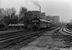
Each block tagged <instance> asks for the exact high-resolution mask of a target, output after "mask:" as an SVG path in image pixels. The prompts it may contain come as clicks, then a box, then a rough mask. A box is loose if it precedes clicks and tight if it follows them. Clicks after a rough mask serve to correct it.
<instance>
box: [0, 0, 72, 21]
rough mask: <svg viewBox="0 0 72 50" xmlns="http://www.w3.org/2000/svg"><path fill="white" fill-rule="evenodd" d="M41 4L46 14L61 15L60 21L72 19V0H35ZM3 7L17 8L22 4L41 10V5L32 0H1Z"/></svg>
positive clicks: (30, 8)
mask: <svg viewBox="0 0 72 50" xmlns="http://www.w3.org/2000/svg"><path fill="white" fill-rule="evenodd" d="M33 1H34V2H37V3H38V4H40V5H41V8H42V9H41V11H42V12H45V13H46V15H52V16H53V15H57V16H60V21H63V22H68V21H69V20H70V19H72V1H71V0H33ZM0 2H1V3H0V7H1V8H12V7H14V8H16V9H17V10H19V8H20V7H21V6H24V7H26V8H27V9H28V10H39V7H38V6H36V5H35V4H33V3H32V0H0Z"/></svg>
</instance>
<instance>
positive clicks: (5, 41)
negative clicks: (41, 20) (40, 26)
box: [0, 30, 46, 49]
mask: <svg viewBox="0 0 72 50" xmlns="http://www.w3.org/2000/svg"><path fill="white" fill-rule="evenodd" d="M44 31H46V30H40V31H35V32H24V31H19V32H13V33H7V34H6V33H5V34H0V49H2V48H7V47H9V46H14V45H17V44H19V43H21V42H24V41H26V40H28V39H29V40H30V39H31V38H32V37H35V36H38V37H39V36H40V35H41V34H42V33H43V32H44Z"/></svg>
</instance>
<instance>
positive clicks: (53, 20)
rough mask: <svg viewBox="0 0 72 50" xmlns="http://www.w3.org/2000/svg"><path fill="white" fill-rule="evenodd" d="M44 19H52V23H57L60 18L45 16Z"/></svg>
mask: <svg viewBox="0 0 72 50" xmlns="http://www.w3.org/2000/svg"><path fill="white" fill-rule="evenodd" d="M46 20H50V21H52V23H59V22H60V18H59V16H46Z"/></svg>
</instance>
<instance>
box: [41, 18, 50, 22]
mask: <svg viewBox="0 0 72 50" xmlns="http://www.w3.org/2000/svg"><path fill="white" fill-rule="evenodd" d="M40 21H42V22H51V21H50V20H49V21H48V20H45V19H40Z"/></svg>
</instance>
